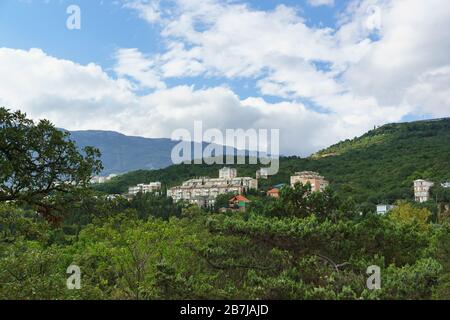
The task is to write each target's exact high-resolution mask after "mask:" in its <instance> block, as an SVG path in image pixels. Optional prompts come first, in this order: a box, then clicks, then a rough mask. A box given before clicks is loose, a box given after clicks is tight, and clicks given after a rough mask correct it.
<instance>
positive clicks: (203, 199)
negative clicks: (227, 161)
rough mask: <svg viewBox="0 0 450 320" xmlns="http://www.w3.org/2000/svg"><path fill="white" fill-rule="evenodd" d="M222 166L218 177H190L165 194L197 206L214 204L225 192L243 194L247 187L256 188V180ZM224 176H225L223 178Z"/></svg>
mask: <svg viewBox="0 0 450 320" xmlns="http://www.w3.org/2000/svg"><path fill="white" fill-rule="evenodd" d="M224 169H227V168H223V169H221V170H220V172H219V176H220V177H219V178H208V177H201V178H197V179H190V180H187V181H185V182H183V183H182V185H181V186H176V187H173V188H170V189H169V190H167V196H168V197H172V199H173V201H174V202H178V201H181V200H184V201H187V202H189V203H193V204H197V205H199V206H210V205H214V203H215V200H216V198H217V196H218V195H220V194H225V193H235V194H243V193H245V192H247V191H248V190H249V189H257V188H258V181H257V180H256V179H253V178H250V177H237V172H236V169H232V170H233V171H231V172H230V171H226V170H224ZM224 177H226V178H224Z"/></svg>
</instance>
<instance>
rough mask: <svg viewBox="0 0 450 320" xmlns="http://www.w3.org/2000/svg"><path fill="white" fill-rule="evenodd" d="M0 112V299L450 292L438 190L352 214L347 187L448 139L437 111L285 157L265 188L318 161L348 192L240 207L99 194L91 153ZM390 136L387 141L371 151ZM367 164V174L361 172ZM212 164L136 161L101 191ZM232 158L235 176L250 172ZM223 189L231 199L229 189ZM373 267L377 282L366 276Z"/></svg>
mask: <svg viewBox="0 0 450 320" xmlns="http://www.w3.org/2000/svg"><path fill="white" fill-rule="evenodd" d="M0 122H1V123H3V126H0V164H1V165H0V300H1V299H44V300H48V299H54V300H63V299H70V300H72V299H94V300H95V299H120V300H123V299H134V300H142V299H149V300H154V299H189V300H191V299H230V300H235V299H253V300H261V299H346V300H347V299H355V300H362V299H413V300H419V299H450V281H449V279H450V252H449V250H450V213H449V209H448V208H449V205H450V194H449V193H448V192H447V194H446V195H445V196H441V195H440V198H439V206H437V205H436V204H435V203H434V202H430V203H426V204H425V205H423V204H417V203H412V202H408V201H399V202H397V203H396V204H397V207H396V208H394V209H393V210H392V211H390V212H388V213H387V214H376V213H374V212H372V211H371V210H364V211H363V210H361V206H360V204H358V203H355V201H351V199H348V197H347V195H348V194H351V195H353V194H354V195H356V196H359V197H363V196H364V192H366V193H370V189H369V187H368V186H365V189H361V190H359V189H358V188H359V187H358V184H357V183H358V181H364V180H358V179H359V178H358V175H361V176H362V177H363V178H361V179H370V181H383V180H382V179H387V178H386V177H387V176H388V175H389V174H391V175H392V172H389V170H391V171H395V170H397V169H398V168H401V166H402V165H403V162H402V161H407V162H408V163H409V164H410V165H412V164H414V163H415V162H417V161H418V160H423V158H421V157H423V156H424V153H423V152H422V151H421V150H432V153H433V156H436V155H438V154H439V152H437V149H440V150H443V149H444V148H448V144H447V143H446V142H447V141H448V136H447V135H448V128H447V129H446V126H447V121H442V122H436V124H437V125H438V126H437V127H436V128H434V129H433V130H430V131H429V132H428V131H427V130H424V127H422V125H419V128H418V129H417V130H416V131H415V130H411V132H410V133H407V132H404V127H403V126H402V125H401V126H400V129H398V128H392V129H390V128H389V127H387V128H380V129H378V130H376V131H374V132H371V133H369V134H374V135H376V134H379V135H381V136H382V140H383V142H380V143H375V144H371V143H367V145H366V146H364V148H362V147H360V144H361V143H360V142H359V141H361V140H355V141H351V142H350V141H349V142H344V143H343V144H342V145H341V146H334V147H332V148H333V150H334V151H335V152H336V153H340V154H339V155H336V156H329V157H321V158H320V157H319V158H317V159H313V158H311V159H297V158H289V159H287V158H286V159H283V161H282V170H281V172H280V174H279V175H278V176H277V177H274V178H272V179H271V181H267V182H266V185H267V184H269V183H272V182H273V181H280V180H281V181H287V179H288V176H289V174H290V173H291V172H293V171H295V170H304V169H315V170H318V171H320V172H322V173H323V174H325V175H326V176H327V178H329V179H330V180H332V182H333V184H334V185H335V186H336V187H337V188H340V190H345V189H344V186H345V184H344V183H342V182H341V183H339V181H340V180H339V179H344V178H345V177H352V179H354V182H352V183H354V184H355V191H351V190H350V191H349V190H345V192H339V191H337V192H336V191H333V190H332V189H331V188H326V189H325V190H324V191H323V192H312V190H311V186H310V185H309V184H307V185H301V184H297V185H296V186H295V187H294V188H291V187H290V186H286V187H283V188H281V190H280V196H279V198H273V197H267V196H265V195H264V193H263V194H256V193H253V194H247V196H248V197H249V199H250V201H251V202H250V203H249V205H248V207H246V208H245V212H241V211H238V212H237V211H232V210H226V211H225V212H224V211H223V210H220V209H222V208H223V207H219V206H220V205H221V204H220V201H219V200H220V199H219V198H218V199H217V203H216V205H215V206H214V207H210V208H199V207H198V206H196V205H190V204H188V203H183V202H178V203H173V201H172V199H170V198H167V197H166V196H165V195H158V194H152V193H146V194H142V193H139V194H137V195H136V196H135V197H133V198H130V199H128V198H125V197H116V198H114V199H109V198H108V197H105V196H102V194H101V193H99V192H96V191H95V190H92V188H91V185H90V183H89V180H90V177H91V176H92V175H93V174H98V172H99V171H100V170H101V169H102V166H101V162H100V161H99V159H98V158H99V152H98V150H96V149H95V148H90V147H87V148H85V149H84V150H83V152H82V153H81V152H79V151H78V148H77V146H76V145H75V144H74V143H73V142H72V141H71V140H69V139H67V138H68V135H67V133H64V132H62V131H60V130H57V129H56V128H55V127H54V126H53V125H52V124H51V123H50V122H49V121H46V120H42V121H40V122H38V123H34V122H33V121H32V120H30V119H27V118H26V116H25V114H23V113H21V112H10V111H9V110H7V109H5V108H0ZM425 127H426V126H425ZM387 129H389V130H387ZM413 129H414V128H413ZM402 137H404V140H405V141H406V140H408V141H409V142H410V141H412V140H415V141H416V142H417V145H418V146H417V148H413V147H411V148H412V149H409V147H408V146H409V144H408V143H407V142H403V143H402ZM363 139H364V138H363ZM439 142H440V143H439ZM443 143H445V144H443ZM355 145H357V146H358V147H355ZM383 145H384V147H383ZM394 145H395V146H397V148H398V150H397V151H395V150H394V151H392V152H390V153H389V152H386V153H384V154H383V155H382V156H379V157H377V156H376V155H377V151H378V150H384V151H386V150H389V148H390V147H392V146H394ZM419 145H421V146H422V147H419ZM433 146H434V147H433ZM378 148H381V149H378ZM383 148H384V149H383ZM435 148H436V149H435ZM447 150H448V149H447ZM414 151H415V152H416V153H414ZM447 155H448V151H447ZM395 156H397V158H398V159H396V158H395ZM400 156H401V157H400ZM374 158H376V159H374ZM438 159H441V160H442V161H443V159H445V157H444V156H442V157H440V158H438ZM395 161H398V164H397V165H396V164H395ZM436 161H437V160H436V158H434V157H430V158H428V160H427V161H426V162H425V164H424V167H425V166H426V165H427V163H428V164H429V165H430V166H431V167H432V168H434V170H435V171H432V172H431V171H430V173H429V174H430V175H431V174H434V175H435V177H436V178H440V175H441V173H440V172H443V173H445V172H448V171H445V165H446V164H447V162H445V161H443V162H436ZM390 162H392V164H391V165H389V164H390ZM419 162H420V161H419ZM370 165H372V166H373V168H372V170H376V171H377V172H378V173H374V172H370V171H369V172H366V170H363V168H362V167H364V166H370ZM383 166H386V168H387V169H386V170H382V169H383ZM219 167H220V166H219V165H216V166H211V167H207V166H197V165H190V166H188V165H184V166H172V167H170V168H167V169H165V170H157V171H139V172H134V173H130V174H128V175H125V176H123V177H120V178H118V179H116V180H115V181H113V183H111V184H108V185H104V186H103V188H104V189H107V188H110V189H111V190H112V189H114V188H117V189H121V188H124V187H125V188H126V185H127V184H129V183H137V182H144V181H148V180H161V181H164V182H166V183H167V185H171V184H175V183H178V182H181V181H182V180H184V179H186V178H188V177H190V176H195V175H206V174H208V175H216V174H217V169H218V168H219ZM359 167H361V170H360V171H358V170H356V169H355V168H359ZM238 168H239V170H240V173H241V174H243V175H250V174H253V173H254V171H255V168H254V167H253V166H248V165H247V166H245V165H243V166H239V167H238ZM355 170H356V171H355ZM420 170H423V169H421V167H420V166H419V165H415V166H414V167H413V168H411V172H413V174H420V173H422V174H423V172H420ZM414 172H416V173H414ZM332 173H333V174H334V175H332ZM425 173H426V172H425ZM413 174H411V173H406V174H405V178H404V180H406V179H409V178H408V177H409V176H411V175H413ZM371 175H372V176H371ZM378 179H381V180H378ZM389 181H392V184H393V185H394V183H393V182H394V180H393V179H389ZM402 181H403V180H401V181H399V182H400V184H399V186H400V187H396V188H400V190H401V183H402ZM405 188H406V189H407V187H405ZM380 190H381V191H378V192H383V189H380ZM447 190H448V189H447ZM220 197H225V199H222V200H225V201H224V202H225V205H226V204H228V203H229V202H228V200H229V198H228V195H225V196H224V195H221V196H220ZM374 266H375V267H376V268H377V269H378V270H379V272H378V276H379V281H375V283H374V282H370V281H369V282H368V280H370V279H369V278H368V270H369V271H370V270H372V268H373V267H374ZM68 270H78V271H79V272H78V276H77V275H76V273H75V274H73V275H70V276H69V275H68V272H69V273H71V272H72V271H68ZM72 276H74V277H72ZM376 282H378V285H376V286H375V284H376ZM77 284H78V285H77Z"/></svg>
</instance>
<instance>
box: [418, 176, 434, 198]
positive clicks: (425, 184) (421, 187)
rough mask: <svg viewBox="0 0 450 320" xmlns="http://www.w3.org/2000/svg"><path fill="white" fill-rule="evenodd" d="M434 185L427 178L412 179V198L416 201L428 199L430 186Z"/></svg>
mask: <svg viewBox="0 0 450 320" xmlns="http://www.w3.org/2000/svg"><path fill="white" fill-rule="evenodd" d="M432 186H434V183H433V182H431V181H427V180H422V179H419V180H415V181H414V199H415V200H416V202H427V201H428V200H430V188H431V187H432Z"/></svg>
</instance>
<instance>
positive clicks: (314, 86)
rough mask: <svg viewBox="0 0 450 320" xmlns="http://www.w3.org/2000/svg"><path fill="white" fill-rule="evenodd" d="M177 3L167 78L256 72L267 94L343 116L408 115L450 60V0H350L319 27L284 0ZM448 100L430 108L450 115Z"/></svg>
mask: <svg viewBox="0 0 450 320" xmlns="http://www.w3.org/2000/svg"><path fill="white" fill-rule="evenodd" d="M175 2H176V7H177V10H176V11H175V12H174V11H173V10H171V11H170V14H168V15H166V19H164V22H162V27H163V31H162V35H163V37H164V38H165V40H166V41H167V43H168V47H167V51H166V52H164V53H162V54H161V61H160V69H161V74H162V76H163V77H183V76H196V75H197V76H198V75H203V76H208V77H211V76H217V77H226V78H228V79H230V80H231V81H232V80H234V79H239V78H248V79H254V80H255V84H256V86H257V87H258V88H259V89H260V92H261V93H262V94H263V95H274V96H278V97H281V98H285V99H291V100H292V99H294V100H295V99H309V100H310V101H311V102H312V103H314V104H316V105H319V107H320V108H321V109H324V110H327V111H328V112H332V113H337V114H339V115H341V116H347V115H348V116H351V115H354V114H355V113H356V114H358V113H361V112H362V113H364V112H367V111H368V110H370V111H373V110H375V111H374V112H376V113H377V114H380V115H381V114H384V117H385V121H387V120H388V119H392V114H393V113H392V109H393V108H397V109H398V110H399V111H400V112H395V113H394V114H395V115H396V116H397V118H396V119H393V120H400V119H401V118H402V117H403V116H404V115H406V114H408V113H411V112H412V113H414V112H418V108H417V107H416V106H417V104H422V105H423V108H425V105H429V103H427V101H424V100H423V99H424V97H422V96H421V97H422V98H421V99H419V97H418V96H417V94H412V93H411V91H412V90H414V88H419V85H420V83H421V81H422V82H423V78H424V77H427V75H428V77H429V73H430V72H432V71H433V70H435V69H437V68H442V67H444V66H446V65H449V64H450V56H449V55H448V52H450V34H449V33H448V32H447V30H449V29H450V6H448V3H447V1H446V0H431V1H429V2H425V1H421V0H397V1H392V0H355V1H351V2H350V4H349V5H348V6H347V8H346V10H345V11H344V12H342V13H341V14H340V19H339V24H338V27H337V28H336V29H330V28H317V27H310V26H308V25H307V24H306V23H305V21H304V19H303V17H302V16H301V14H300V13H299V12H298V11H296V10H295V9H294V8H290V7H287V6H284V5H279V6H278V7H277V8H276V9H274V10H271V11H262V10H256V9H253V8H250V7H249V6H247V5H245V4H242V3H235V2H221V1H215V0H199V1H187V0H178V1H175ZM314 2H315V3H314V4H319V3H321V4H330V2H331V1H314ZM323 66H326V67H323ZM427 88H428V89H429V90H432V88H434V86H429V87H427ZM415 97H417V99H418V100H417V101H414V99H415ZM428 97H431V93H430V94H429V95H428ZM343 100H345V101H346V103H347V106H345V107H344V106H342V105H341V103H340V101H343ZM434 100H436V99H434ZM364 101H371V103H370V104H367V103H362V102H364ZM439 101H440V103H443V105H441V107H440V109H439V110H438V109H437V108H438V107H433V108H431V107H427V110H428V112H431V113H430V114H431V115H442V114H445V112H447V114H448V113H449V111H450V106H449V105H448V104H447V103H446V100H445V99H440V100H439ZM377 119H378V118H377ZM380 120H382V119H380Z"/></svg>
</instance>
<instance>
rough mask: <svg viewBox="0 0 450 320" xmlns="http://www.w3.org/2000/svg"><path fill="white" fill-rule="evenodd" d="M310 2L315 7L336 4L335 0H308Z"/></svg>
mask: <svg viewBox="0 0 450 320" xmlns="http://www.w3.org/2000/svg"><path fill="white" fill-rule="evenodd" d="M308 3H309V5H311V6H313V7H319V6H334V0H308Z"/></svg>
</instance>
